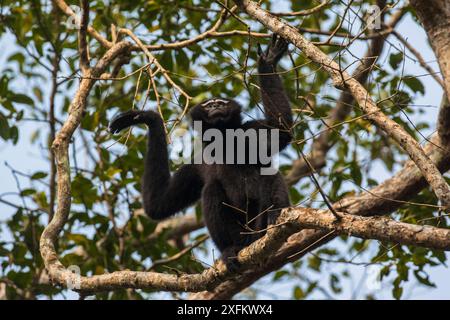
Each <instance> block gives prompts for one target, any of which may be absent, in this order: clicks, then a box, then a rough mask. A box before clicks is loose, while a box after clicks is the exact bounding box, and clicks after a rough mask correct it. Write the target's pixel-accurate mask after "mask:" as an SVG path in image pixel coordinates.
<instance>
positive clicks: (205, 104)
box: [202, 99, 229, 107]
mask: <svg viewBox="0 0 450 320" xmlns="http://www.w3.org/2000/svg"><path fill="white" fill-rule="evenodd" d="M217 102H220V103H222V104H228V103H229V101H228V100H223V99H213V100H208V101H206V102H204V103H202V106H203V107H206V106H207V105H209V104H211V103H217Z"/></svg>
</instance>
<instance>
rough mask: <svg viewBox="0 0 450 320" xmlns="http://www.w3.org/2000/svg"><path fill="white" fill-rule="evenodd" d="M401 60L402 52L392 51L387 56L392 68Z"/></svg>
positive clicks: (395, 67)
mask: <svg viewBox="0 0 450 320" xmlns="http://www.w3.org/2000/svg"><path fill="white" fill-rule="evenodd" d="M402 61H403V53H402V52H399V53H392V54H391V55H390V56H389V65H390V66H391V67H392V69H397V68H398V66H399V65H400V63H401V62H402Z"/></svg>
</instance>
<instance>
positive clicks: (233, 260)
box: [221, 247, 242, 273]
mask: <svg viewBox="0 0 450 320" xmlns="http://www.w3.org/2000/svg"><path fill="white" fill-rule="evenodd" d="M241 249H242V248H241V247H228V248H226V249H225V250H223V252H222V257H221V260H222V261H223V262H224V263H225V265H226V266H227V269H228V270H230V271H231V272H232V273H236V272H238V271H239V270H240V269H241V267H242V265H241V264H240V263H239V261H238V259H237V255H238V253H239V251H240V250H241Z"/></svg>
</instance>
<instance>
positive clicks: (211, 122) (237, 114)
mask: <svg viewBox="0 0 450 320" xmlns="http://www.w3.org/2000/svg"><path fill="white" fill-rule="evenodd" d="M191 117H192V120H194V121H196V120H200V121H203V123H204V124H205V125H207V126H208V127H211V128H220V127H234V126H237V125H240V124H241V106H240V105H239V104H238V103H236V102H235V101H233V100H230V99H222V98H214V99H209V100H206V101H203V102H202V103H200V104H198V105H196V106H195V107H194V108H193V109H192V111H191Z"/></svg>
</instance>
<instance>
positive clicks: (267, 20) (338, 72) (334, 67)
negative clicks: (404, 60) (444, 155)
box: [235, 0, 450, 209]
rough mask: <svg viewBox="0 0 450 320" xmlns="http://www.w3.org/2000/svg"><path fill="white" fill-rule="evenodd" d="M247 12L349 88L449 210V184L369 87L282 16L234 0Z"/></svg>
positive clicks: (336, 82)
mask: <svg viewBox="0 0 450 320" xmlns="http://www.w3.org/2000/svg"><path fill="white" fill-rule="evenodd" d="M235 2H236V4H238V5H239V6H240V7H241V8H242V9H243V10H244V11H246V12H247V13H248V14H249V15H250V16H251V17H253V18H255V19H256V20H258V21H259V22H261V23H262V24H264V25H265V26H266V27H267V28H269V29H270V30H271V31H273V32H275V33H277V34H279V35H280V36H282V37H283V38H285V39H286V40H288V41H289V42H291V43H293V44H294V45H295V46H296V47H297V48H299V49H300V50H302V52H303V53H304V54H305V55H306V56H307V57H308V58H309V59H311V60H312V61H314V62H316V63H318V64H320V65H321V66H322V67H323V68H324V70H325V71H327V72H328V74H329V75H330V77H331V79H332V81H333V84H334V85H335V86H336V87H337V88H342V89H344V88H347V89H348V90H349V91H350V92H351V93H352V96H353V97H354V99H355V100H356V102H357V103H358V105H359V107H360V108H361V110H362V111H363V112H364V113H365V114H366V115H367V119H369V120H371V121H372V122H373V123H374V124H375V125H376V126H378V127H379V128H380V129H382V130H383V131H384V132H386V133H387V134H388V135H389V136H390V137H392V138H393V139H394V140H395V141H396V142H397V143H398V144H399V145H400V146H401V147H402V148H403V150H405V151H406V152H407V153H408V155H409V157H410V158H411V159H412V160H413V161H414V163H415V164H416V165H417V166H418V167H419V168H420V171H421V172H422V174H423V176H424V177H425V179H426V180H427V182H428V183H429V184H430V186H431V188H432V189H433V191H434V193H435V194H436V196H437V197H438V199H439V200H440V201H441V202H442V204H443V206H445V207H446V208H448V209H450V187H449V185H448V184H447V182H446V181H445V179H444V177H443V176H442V175H441V174H440V172H439V170H438V169H437V168H436V166H435V165H434V164H433V163H432V162H431V161H430V159H429V158H428V157H427V155H426V154H425V152H424V151H423V150H422V148H421V147H420V145H419V143H418V142H417V141H416V140H415V139H414V138H413V137H411V136H410V135H409V134H408V132H406V130H405V129H403V128H402V127H401V126H400V125H399V124H398V123H396V122H395V121H393V120H392V119H390V118H388V117H387V116H386V115H385V114H384V113H383V112H382V111H381V110H380V109H379V108H378V106H377V105H376V104H375V102H374V101H373V100H372V98H371V97H370V95H369V93H368V92H367V90H366V89H365V88H364V87H363V86H362V85H361V84H360V83H359V82H358V81H357V80H356V79H354V78H352V77H351V76H350V75H349V74H348V73H347V72H346V71H344V70H342V69H341V68H340V66H339V65H338V64H337V63H336V62H335V61H333V60H332V59H331V58H329V57H328V56H327V55H326V54H325V53H323V52H322V51H320V50H319V49H318V48H317V47H316V46H314V45H313V44H312V43H311V42H309V41H308V40H306V39H305V38H304V37H303V36H302V35H301V34H300V33H299V32H298V31H297V30H296V29H295V28H293V27H292V26H290V25H289V24H288V23H287V22H285V21H284V20H283V19H280V18H277V17H275V16H273V15H271V14H270V13H269V12H267V11H265V10H263V9H261V7H260V6H259V5H258V4H257V3H256V2H254V1H251V0H235Z"/></svg>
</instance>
